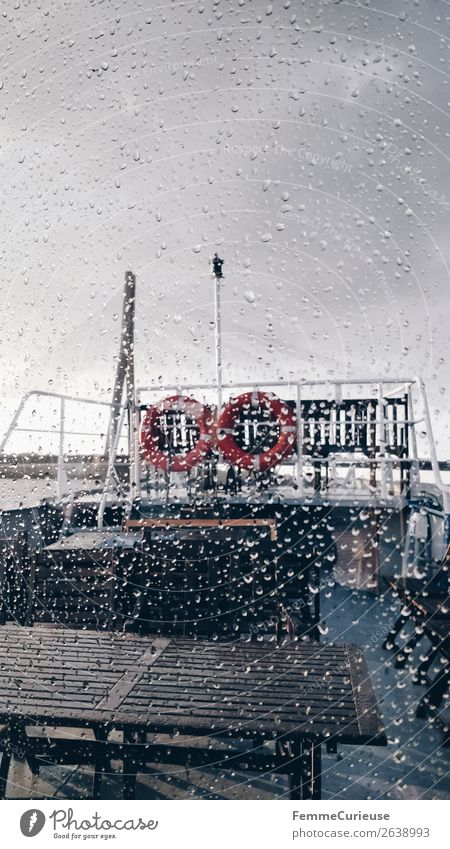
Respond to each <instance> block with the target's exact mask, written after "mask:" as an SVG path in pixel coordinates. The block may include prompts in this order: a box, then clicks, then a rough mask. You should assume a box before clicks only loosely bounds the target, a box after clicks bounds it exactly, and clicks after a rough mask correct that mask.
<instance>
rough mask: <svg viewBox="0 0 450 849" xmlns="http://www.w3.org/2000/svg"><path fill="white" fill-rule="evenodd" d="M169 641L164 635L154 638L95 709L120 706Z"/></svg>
mask: <svg viewBox="0 0 450 849" xmlns="http://www.w3.org/2000/svg"><path fill="white" fill-rule="evenodd" d="M169 643H170V640H169V639H167V638H165V637H157V638H156V639H154V640H153V642H152V643H151V645H150V646H149V648H148V649H146V650H145V652H144V654H143V655H142V656H141V657H140V658H139V660H138V661H137V663H136V665H133V668H132V669H127V671H126V672H125V673H124V674H123V675H122V677H121V678H120V679H119V681H117V683H116V684H115V685H114V687H113V688H112V690H110V691H109V693H108V695H107V696H105V698H103V699H102V700H101V701H100V702H99V703H98V705H96V709H97V710H102V709H103V710H116V709H117V708H118V707H120V705H121V704H122V702H124V701H125V699H126V698H127V696H129V695H130V693H131V691H132V689H133V687H135V686H136V684H138V682H139V681H140V680H141V678H142V675H143V674H144V672H146V671H147V669H148V667H149V666H153V664H154V663H156V661H157V660H158V658H159V656H160V655H161V654H162V652H163V651H164V649H165V648H167V646H168V645H169Z"/></svg>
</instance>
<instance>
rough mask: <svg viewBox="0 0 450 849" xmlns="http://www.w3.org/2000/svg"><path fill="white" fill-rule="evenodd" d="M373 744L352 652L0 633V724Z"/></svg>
mask: <svg viewBox="0 0 450 849" xmlns="http://www.w3.org/2000/svg"><path fill="white" fill-rule="evenodd" d="M12 718H13V719H14V718H15V719H18V720H19V721H21V720H23V719H27V720H29V721H30V722H33V721H47V722H48V721H49V720H52V722H54V723H55V724H62V725H69V724H74V723H76V724H78V725H86V726H88V725H93V724H98V723H105V724H107V725H108V726H111V725H114V727H115V728H124V729H126V728H141V729H146V730H153V731H156V732H168V733H172V732H174V731H175V732H176V731H179V732H180V733H187V734H191V733H193V734H203V733H208V734H213V735H222V736H224V735H225V736H229V737H230V736H233V735H235V736H237V735H238V736H243V737H255V736H256V737H258V736H259V737H260V738H266V739H267V738H269V739H275V738H283V736H287V737H296V736H300V737H302V738H311V739H312V738H314V739H316V740H322V741H323V740H328V741H330V740H332V741H333V740H334V741H336V742H343V743H364V742H367V743H371V744H384V743H385V742H386V739H385V736H384V733H383V730H382V727H381V724H380V719H379V715H378V711H377V706H376V701H375V697H374V693H373V690H372V686H371V682H370V678H369V675H368V672H367V667H366V664H365V661H364V658H363V656H362V654H361V652H360V650H359V649H358V648H356V647H353V646H343V645H339V646H333V645H318V644H315V643H306V642H293V643H289V644H286V645H284V646H282V647H280V648H277V647H276V646H275V645H274V644H271V643H265V644H259V643H247V642H236V643H234V644H229V643H228V644H219V643H209V642H205V641H195V640H189V639H183V638H161V637H155V638H154V637H145V638H144V637H137V636H134V635H129V634H127V635H123V636H122V635H118V634H114V633H104V634H97V633H92V632H91V633H89V632H87V631H86V632H85V631H73V630H69V629H65V628H61V627H51V626H44V625H39V626H34V627H33V628H21V627H18V626H15V625H12V624H11V625H10V624H8V625H5V626H3V627H1V628H0V719H1V720H6V719H12Z"/></svg>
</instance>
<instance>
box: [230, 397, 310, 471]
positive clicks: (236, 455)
mask: <svg viewBox="0 0 450 849" xmlns="http://www.w3.org/2000/svg"><path fill="white" fill-rule="evenodd" d="M252 407H263V408H264V407H265V408H266V409H268V410H269V411H270V412H271V413H272V415H273V416H274V418H275V419H276V420H277V424H278V427H279V430H280V435H279V437H278V440H277V442H276V444H275V445H274V446H273V447H272V448H268V449H267V451H264V452H263V453H262V454H251V453H250V452H248V451H244V450H243V448H241V447H240V445H238V444H237V442H236V440H235V438H234V436H233V430H234V428H235V425H236V421H237V418H238V416H239V414H240V413H241V412H243V411H244V412H245V410H249V409H251V408H252ZM295 434H296V427H295V417H294V413H293V412H292V410H291V408H290V407H289V406H288V404H286V402H284V401H281V400H280V398H277V396H276V395H273V394H271V393H270V394H268V393H267V392H246V393H245V394H244V395H239V396H238V397H237V398H232V399H231V401H230V402H229V403H228V404H227V406H226V407H225V409H224V410H223V411H222V414H221V416H220V418H219V421H218V423H217V439H218V446H219V449H220V451H222V453H223V454H224V456H225V457H226V459H227V460H228V461H229V462H230V463H232V464H233V465H236V466H240V468H241V469H249V470H258V471H261V472H264V471H266V470H267V469H271V468H273V466H276V465H277V464H278V463H280V462H281V460H283V459H284V458H285V457H288V456H289V455H290V454H292V452H293V450H294V444H295Z"/></svg>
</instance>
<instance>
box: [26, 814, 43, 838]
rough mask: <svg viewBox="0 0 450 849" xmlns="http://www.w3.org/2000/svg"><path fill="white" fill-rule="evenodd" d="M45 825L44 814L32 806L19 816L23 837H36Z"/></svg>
mask: <svg viewBox="0 0 450 849" xmlns="http://www.w3.org/2000/svg"><path fill="white" fill-rule="evenodd" d="M44 825H45V814H43V813H42V811H38V810H37V809H36V808H32V809H31V810H30V811H25V813H24V814H22V816H21V817H20V830H21V832H22V834H23V836H24V837H36V835H37V834H39V832H40V831H42V829H43V828H44Z"/></svg>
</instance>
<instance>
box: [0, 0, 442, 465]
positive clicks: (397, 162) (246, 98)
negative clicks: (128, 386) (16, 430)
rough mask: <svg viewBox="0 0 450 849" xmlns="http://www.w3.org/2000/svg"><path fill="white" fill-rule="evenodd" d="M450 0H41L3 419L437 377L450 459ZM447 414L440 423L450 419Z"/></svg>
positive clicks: (12, 259) (15, 166)
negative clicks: (141, 389)
mask: <svg viewBox="0 0 450 849" xmlns="http://www.w3.org/2000/svg"><path fill="white" fill-rule="evenodd" d="M448 18H449V5H448V3H446V2H443V0H442V2H441V0H420V2H418V0H417V2H413V0H411V2H403V0H374V2H364V3H356V2H354V3H351V2H345V0H343V2H319V0H311V2H301V0H291V2H289V0H286V2H283V1H282V0H281V1H280V2H276V3H273V4H268V3H267V2H263V0H254V2H251V0H226V2H225V0H220V2H219V0H216V2H210V0H204V2H192V3H191V2H185V3H182V2H171V3H165V4H161V5H156V4H154V3H149V2H142V3H139V2H135V1H134V0H120V2H117V1H116V0H114V1H113V2H110V0H103V2H101V1H100V0H91V2H89V0H70V2H69V0H66V2H64V0H42V2H39V0H30V2H23V0H21V2H15V0H8V2H6V3H3V4H2V17H1V18H0V23H1V28H0V56H1V71H0V176H1V183H0V186H1V188H0V191H1V207H0V215H1V219H2V228H1V232H2V250H1V255H0V256H1V265H0V269H1V272H0V283H1V304H2V310H1V315H0V321H1V333H0V337H1V338H0V343H1V347H0V357H1V360H0V365H1V370H2V398H3V405H2V406H3V409H2V414H1V421H0V424H1V425H2V426H4V425H5V423H6V421H7V419H8V416H9V415H10V413H11V412H12V410H13V408H14V406H15V404H16V403H17V401H18V400H19V398H20V396H21V395H22V394H23V392H25V391H28V390H29V389H32V388H42V389H47V390H53V391H66V392H71V393H72V392H75V393H83V394H85V395H87V396H89V397H91V398H96V397H99V398H102V399H103V400H109V397H110V393H111V387H112V379H113V375H114V368H115V363H114V357H115V356H116V353H117V346H118V331H119V329H120V311H121V299H122V287H123V277H124V273H125V270H126V269H127V268H132V269H133V270H134V271H135V272H136V274H137V276H138V304H137V307H138V320H137V371H138V379H139V382H140V383H150V382H155V381H156V382H157V381H159V380H160V379H163V380H164V381H183V382H185V383H186V382H202V381H205V380H212V379H214V330H213V323H212V322H213V285H212V282H211V276H210V272H209V258H210V257H211V255H212V254H213V253H214V251H215V250H218V251H219V253H220V254H221V255H222V256H223V257H224V259H225V266H224V270H225V274H226V277H225V283H224V286H223V326H224V366H225V376H226V377H227V378H228V379H236V380H261V381H262V380H269V379H280V378H287V377H291V378H292V377H293V376H298V377H302V378H310V379H314V378H317V377H330V378H333V377H345V376H377V375H380V374H382V375H385V376H386V377H389V376H394V377H397V376H404V375H405V376H409V375H414V374H416V373H420V374H421V375H422V376H423V377H424V378H425V379H426V381H427V384H428V387H429V395H430V399H431V401H432V406H433V411H434V413H433V414H434V417H435V420H436V423H437V424H436V428H437V432H438V436H439V443H440V445H439V451H440V453H441V456H450V435H449V433H448V426H447V418H448V390H449V383H450V381H449V375H448V361H449V328H450V321H449V318H450V316H449V297H448V292H449V282H450V281H449V262H450V256H449V254H450V251H449V247H448V246H449V224H450V214H449V211H450V182H449V179H448V175H449V168H448V155H449V143H448V134H449V122H448V118H447V114H448V106H449V99H450V98H449V86H448V80H449V76H448V61H447V55H448V49H449V43H450V41H449V39H450V27H449V26H448ZM437 410H438V411H439V413H436V411H437Z"/></svg>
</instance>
